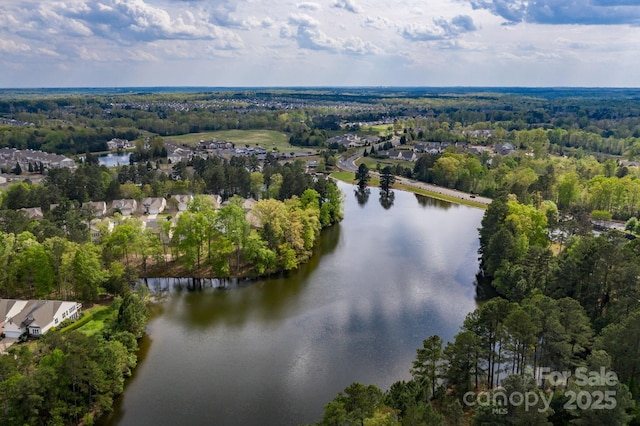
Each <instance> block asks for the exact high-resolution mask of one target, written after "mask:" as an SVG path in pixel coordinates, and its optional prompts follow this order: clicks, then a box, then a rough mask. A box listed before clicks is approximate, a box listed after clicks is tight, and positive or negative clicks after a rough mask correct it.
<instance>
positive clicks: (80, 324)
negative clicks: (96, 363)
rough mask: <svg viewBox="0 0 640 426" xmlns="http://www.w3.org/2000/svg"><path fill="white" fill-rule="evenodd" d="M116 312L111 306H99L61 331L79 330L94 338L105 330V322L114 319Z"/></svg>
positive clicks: (86, 312)
mask: <svg viewBox="0 0 640 426" xmlns="http://www.w3.org/2000/svg"><path fill="white" fill-rule="evenodd" d="M115 315H116V312H115V311H114V309H113V308H112V307H111V306H103V305H98V306H94V307H93V308H91V309H89V310H87V311H85V312H84V316H83V317H82V318H80V319H79V320H78V321H76V322H74V323H73V324H71V325H69V326H67V327H65V328H63V329H62V330H61V331H63V332H65V331H71V330H78V331H80V332H81V333H83V334H86V335H87V336H92V335H94V334H96V333H97V332H99V331H100V330H102V329H103V328H104V323H105V321H107V320H109V319H110V318H113V317H114V316H115Z"/></svg>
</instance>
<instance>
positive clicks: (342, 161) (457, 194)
mask: <svg viewBox="0 0 640 426" xmlns="http://www.w3.org/2000/svg"><path fill="white" fill-rule="evenodd" d="M362 153H363V151H360V150H358V151H356V153H354V154H351V155H350V156H349V157H347V158H343V157H340V158H339V159H338V164H337V165H338V167H339V168H340V169H342V170H344V171H345V172H352V173H355V172H356V171H357V170H358V166H356V164H355V161H356V160H357V159H358V158H360V157H361V156H362ZM371 174H372V175H377V173H376V172H375V171H371ZM396 182H398V183H402V184H404V185H408V186H413V187H414V188H420V189H424V190H426V191H431V192H435V193H437V194H442V195H446V196H449V197H453V198H459V199H461V200H467V201H475V202H476V203H481V204H486V205H489V204H491V201H492V200H491V198H486V197H480V196H479V195H475V196H474V195H471V194H468V193H466V192H462V191H456V190H455V189H449V188H444V187H442V186H437V185H432V184H430V183H425V182H420V181H417V180H413V179H407V178H403V177H396Z"/></svg>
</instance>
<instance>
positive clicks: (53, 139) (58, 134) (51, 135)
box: [0, 125, 140, 155]
mask: <svg viewBox="0 0 640 426" xmlns="http://www.w3.org/2000/svg"><path fill="white" fill-rule="evenodd" d="M139 136H140V132H139V131H138V129H137V128H134V127H96V128H90V127H89V128H88V127H79V126H77V125H65V126H62V125H55V126H51V127H46V126H21V127H9V128H0V147H3V148H16V149H21V150H24V149H33V150H39V151H45V152H53V153H56V154H66V155H76V154H84V153H87V152H101V151H108V150H109V148H108V147H107V141H109V140H111V139H113V138H118V139H128V140H135V139H137V138H138V137H139Z"/></svg>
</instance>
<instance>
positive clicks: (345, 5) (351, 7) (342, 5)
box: [333, 0, 362, 14]
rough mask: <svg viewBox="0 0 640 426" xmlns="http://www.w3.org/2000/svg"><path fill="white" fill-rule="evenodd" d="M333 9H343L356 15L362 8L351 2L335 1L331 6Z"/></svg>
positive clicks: (350, 0)
mask: <svg viewBox="0 0 640 426" xmlns="http://www.w3.org/2000/svg"><path fill="white" fill-rule="evenodd" d="M333 7H335V8H338V9H344V10H346V11H349V12H351V13H356V14H358V13H361V12H362V8H361V7H360V6H359V5H358V4H357V3H356V2H355V1H353V0H337V1H336V2H335V3H334V4H333Z"/></svg>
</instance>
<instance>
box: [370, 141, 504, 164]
mask: <svg viewBox="0 0 640 426" xmlns="http://www.w3.org/2000/svg"><path fill="white" fill-rule="evenodd" d="M449 147H454V148H455V149H456V151H458V152H460V151H463V152H468V153H470V154H475V155H482V154H483V153H487V154H489V155H493V154H494V153H496V154H499V155H503V156H506V155H509V154H511V153H512V152H514V151H515V150H516V148H515V147H514V146H513V145H512V144H511V143H509V142H504V143H499V144H496V145H495V146H493V147H491V146H483V145H469V144H468V143H466V142H418V143H416V144H414V145H412V146H411V148H410V149H405V150H389V151H378V152H377V153H376V154H377V156H379V157H388V158H390V159H394V160H404V161H412V162H415V161H418V158H420V154H442V153H443V152H444V151H445V150H446V149H447V148H449Z"/></svg>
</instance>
